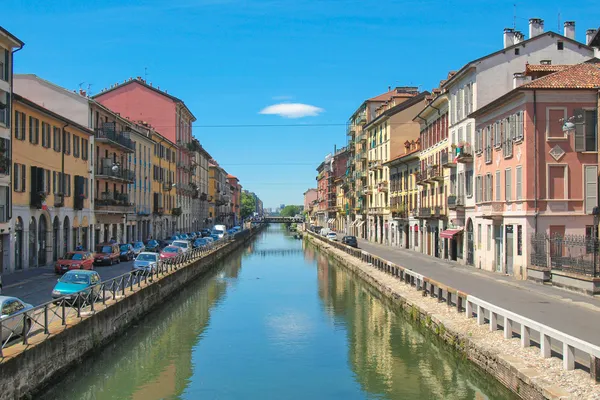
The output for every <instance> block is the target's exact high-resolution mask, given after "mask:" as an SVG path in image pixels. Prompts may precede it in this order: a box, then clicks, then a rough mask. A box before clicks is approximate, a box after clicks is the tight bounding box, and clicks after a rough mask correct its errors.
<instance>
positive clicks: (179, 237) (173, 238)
mask: <svg viewBox="0 0 600 400" xmlns="http://www.w3.org/2000/svg"><path fill="white" fill-rule="evenodd" d="M167 239H168V240H180V239H181V236H180V235H171V236H169V237H167Z"/></svg>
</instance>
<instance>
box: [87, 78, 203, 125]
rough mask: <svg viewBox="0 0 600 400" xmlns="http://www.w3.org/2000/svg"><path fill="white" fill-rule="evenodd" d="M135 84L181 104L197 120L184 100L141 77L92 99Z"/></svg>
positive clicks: (116, 86)
mask: <svg viewBox="0 0 600 400" xmlns="http://www.w3.org/2000/svg"><path fill="white" fill-rule="evenodd" d="M134 83H137V84H138V85H141V86H142V87H145V88H146V89H149V90H152V91H153V92H155V93H158V94H160V95H162V96H165V97H167V98H169V99H171V100H173V102H175V103H179V104H181V105H182V106H184V107H185V109H186V110H187V111H188V112H189V113H190V115H191V116H192V118H193V120H194V121H195V120H196V117H195V116H194V114H193V113H192V111H190V109H189V108H187V106H186V105H185V102H184V101H183V100H181V99H180V98H178V97H175V96H173V95H170V94H168V93H167V92H166V91H162V90H160V89H158V88H156V87H154V86H152V85H149V84H147V83H146V80H144V79H142V78H140V77H137V78H136V79H129V80H128V81H125V82H123V83H118V84H116V85H115V86H113V87H111V88H109V89H106V90H104V91H102V92H100V93H98V94H95V95H94V96H92V98H93V99H95V98H98V97H102V96H103V95H105V94H107V93H110V92H112V91H114V90H117V89H120V88H122V87H125V86H127V85H131V84H134Z"/></svg>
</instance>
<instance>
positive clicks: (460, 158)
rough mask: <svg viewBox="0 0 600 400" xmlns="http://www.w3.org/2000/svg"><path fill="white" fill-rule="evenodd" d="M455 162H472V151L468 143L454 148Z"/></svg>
mask: <svg viewBox="0 0 600 400" xmlns="http://www.w3.org/2000/svg"><path fill="white" fill-rule="evenodd" d="M455 151H456V162H458V163H462V164H467V163H471V162H473V150H472V148H471V145H470V144H469V143H464V144H462V145H460V146H459V147H457V148H456V150H455Z"/></svg>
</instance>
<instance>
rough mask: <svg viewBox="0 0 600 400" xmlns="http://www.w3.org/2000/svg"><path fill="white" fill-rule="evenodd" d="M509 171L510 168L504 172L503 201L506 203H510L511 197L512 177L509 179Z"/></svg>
mask: <svg viewBox="0 0 600 400" xmlns="http://www.w3.org/2000/svg"><path fill="white" fill-rule="evenodd" d="M511 172H512V171H511V170H510V168H507V169H506V170H504V199H505V200H506V201H511V200H512V198H511V195H512V177H511V175H510V174H511Z"/></svg>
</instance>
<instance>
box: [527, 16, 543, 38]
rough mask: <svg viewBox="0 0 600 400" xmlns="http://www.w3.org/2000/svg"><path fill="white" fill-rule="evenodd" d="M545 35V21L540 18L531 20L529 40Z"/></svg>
mask: <svg viewBox="0 0 600 400" xmlns="http://www.w3.org/2000/svg"><path fill="white" fill-rule="evenodd" d="M542 33H544V20H543V19H540V18H529V39H531V38H533V37H535V36H537V35H541V34H542Z"/></svg>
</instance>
